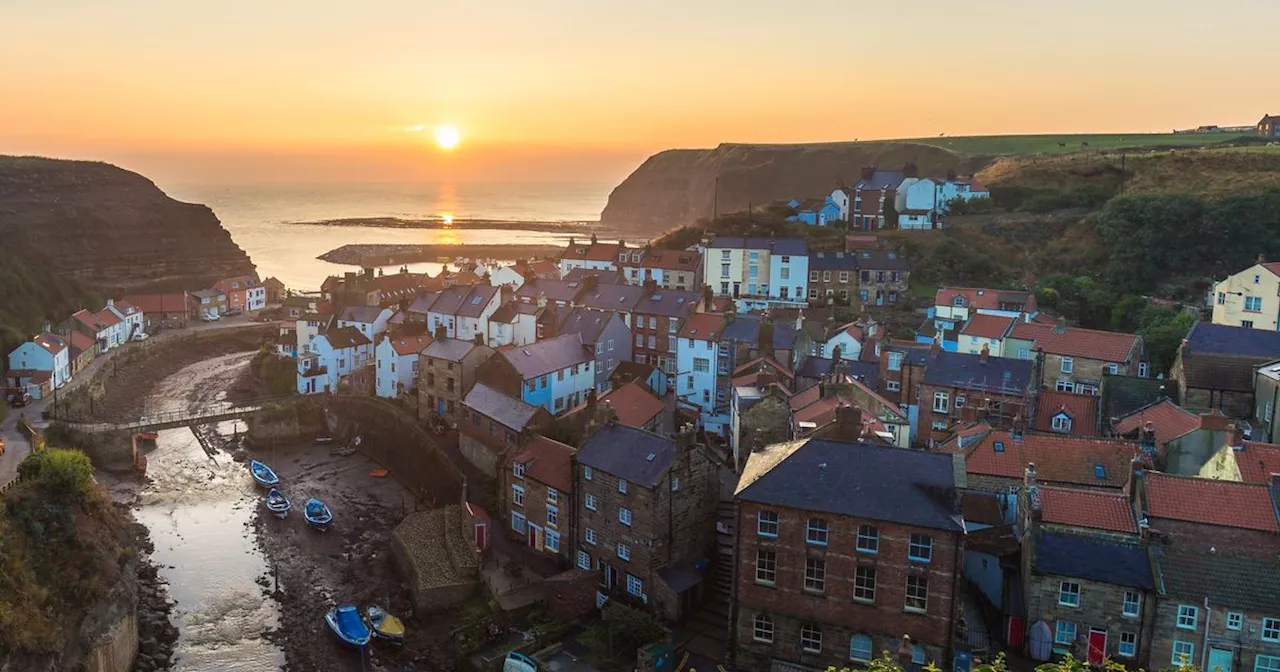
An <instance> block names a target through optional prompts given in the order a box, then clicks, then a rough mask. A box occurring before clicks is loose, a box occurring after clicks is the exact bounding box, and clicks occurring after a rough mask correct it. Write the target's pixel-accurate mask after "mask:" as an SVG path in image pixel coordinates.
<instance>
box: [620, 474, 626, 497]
mask: <svg viewBox="0 0 1280 672" xmlns="http://www.w3.org/2000/svg"><path fill="white" fill-rule="evenodd" d="M618 492H619V493H622V494H624V495H625V494H627V479H625V478H619V479H618Z"/></svg>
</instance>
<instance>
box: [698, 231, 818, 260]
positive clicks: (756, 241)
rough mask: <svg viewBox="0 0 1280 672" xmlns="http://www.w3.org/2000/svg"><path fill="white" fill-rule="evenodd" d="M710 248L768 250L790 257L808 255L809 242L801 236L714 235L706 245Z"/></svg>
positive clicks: (770, 252)
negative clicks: (748, 236) (746, 236)
mask: <svg viewBox="0 0 1280 672" xmlns="http://www.w3.org/2000/svg"><path fill="white" fill-rule="evenodd" d="M707 247H709V248H711V249H744V250H769V254H777V255H785V256H791V257H807V256H809V244H808V243H806V242H805V240H804V239H803V238H777V239H773V238H738V237H735V236H716V237H715V238H712V239H711V243H710V244H708V245H707Z"/></svg>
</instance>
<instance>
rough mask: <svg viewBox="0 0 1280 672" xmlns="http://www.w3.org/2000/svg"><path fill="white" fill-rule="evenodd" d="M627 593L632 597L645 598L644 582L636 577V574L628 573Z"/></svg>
mask: <svg viewBox="0 0 1280 672" xmlns="http://www.w3.org/2000/svg"><path fill="white" fill-rule="evenodd" d="M627 592H628V593H630V594H632V595H635V596H636V597H641V596H643V595H644V581H642V580H641V579H640V577H638V576H636V575H635V574H631V573H628V574H627Z"/></svg>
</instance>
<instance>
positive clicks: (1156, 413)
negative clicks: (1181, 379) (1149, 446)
mask: <svg viewBox="0 0 1280 672" xmlns="http://www.w3.org/2000/svg"><path fill="white" fill-rule="evenodd" d="M1148 422H1150V423H1151V425H1152V428H1153V429H1155V432H1156V443H1159V444H1161V445H1164V444H1166V443H1168V442H1170V441H1172V440H1174V439H1176V438H1178V437H1179V436H1182V435H1183V434H1186V433H1187V432H1190V431H1191V430H1193V429H1196V428H1198V427H1199V426H1200V418H1199V416H1197V415H1196V414H1195V413H1192V412H1191V411H1188V410H1185V409H1183V408H1182V407H1181V406H1178V405H1177V404H1175V403H1173V402H1172V401H1169V400H1168V399H1161V400H1160V401H1157V402H1156V403H1154V404H1151V405H1149V406H1147V407H1145V408H1141V409H1138V410H1137V411H1134V412H1133V413H1130V414H1129V415H1126V416H1124V417H1123V418H1120V419H1119V420H1118V421H1116V422H1114V423H1113V429H1115V432H1116V433H1117V434H1120V435H1121V436H1129V435H1130V434H1133V433H1135V432H1138V431H1139V430H1141V429H1142V427H1143V425H1145V424H1146V423H1148Z"/></svg>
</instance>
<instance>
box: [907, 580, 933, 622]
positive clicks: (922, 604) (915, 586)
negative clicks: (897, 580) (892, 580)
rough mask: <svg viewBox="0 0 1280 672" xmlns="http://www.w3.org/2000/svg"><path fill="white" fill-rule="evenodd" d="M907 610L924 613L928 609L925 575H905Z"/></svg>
mask: <svg viewBox="0 0 1280 672" xmlns="http://www.w3.org/2000/svg"><path fill="white" fill-rule="evenodd" d="M903 606H904V607H905V608H906V610H907V611H917V612H920V613H924V612H925V611H928V609H929V579H928V577H925V576H908V577H907V600H906V603H905V604H904V605H903Z"/></svg>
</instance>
